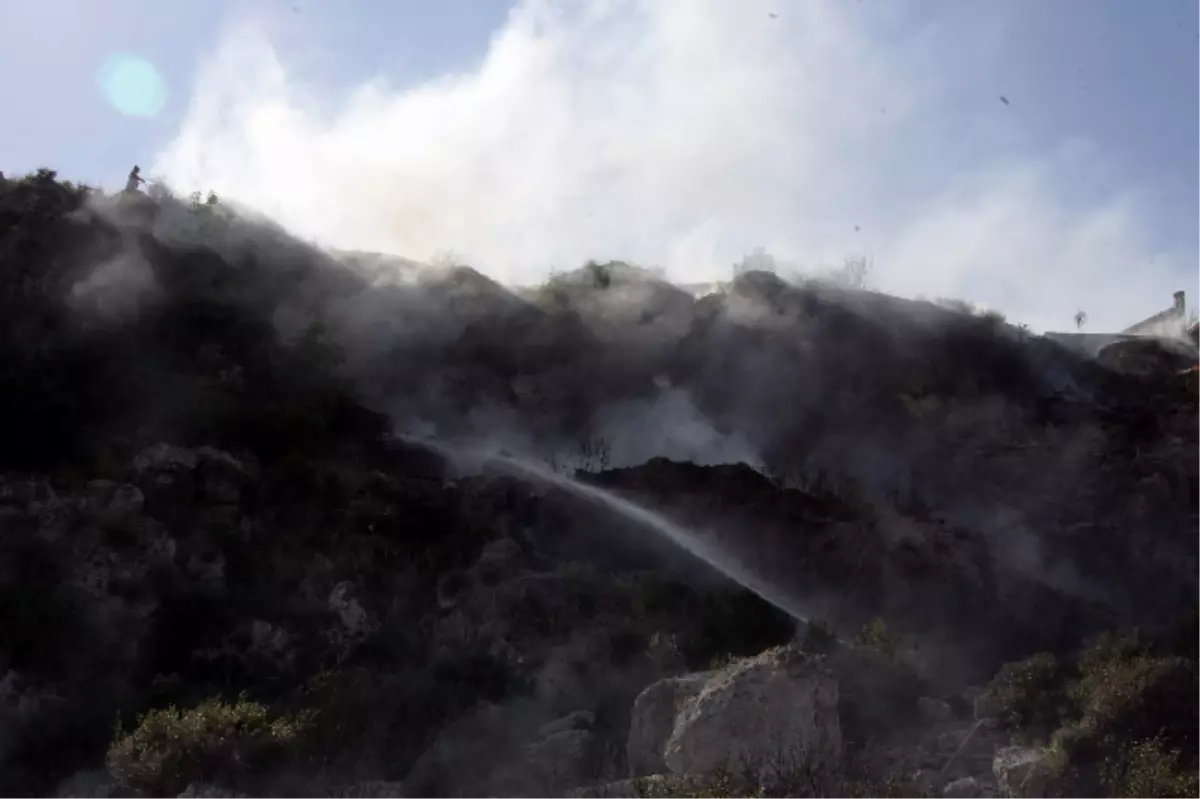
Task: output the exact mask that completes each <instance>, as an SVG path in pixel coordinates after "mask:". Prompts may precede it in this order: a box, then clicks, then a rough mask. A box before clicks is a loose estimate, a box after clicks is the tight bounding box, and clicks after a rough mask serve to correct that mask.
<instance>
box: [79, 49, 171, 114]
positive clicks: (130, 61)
mask: <svg viewBox="0 0 1200 799" xmlns="http://www.w3.org/2000/svg"><path fill="white" fill-rule="evenodd" d="M96 83H97V84H98V85H99V86H100V93H101V94H103V95H104V99H105V100H106V101H107V102H108V104H109V105H111V106H112V107H113V108H115V109H116V110H117V111H119V112H121V113H122V114H124V115H125V116H130V117H145V118H150V117H154V116H157V115H158V113H159V112H160V111H162V109H163V106H165V105H166V103H167V83H166V81H164V80H163V78H162V76H161V75H159V74H158V70H157V69H155V67H154V65H153V64H151V63H150V62H149V61H147V60H146V59H144V58H142V57H141V56H136V55H131V54H129V53H117V54H114V55H110V56H109V57H108V58H106V59H105V60H104V63H103V64H101V66H100V71H99V73H97V75H96Z"/></svg>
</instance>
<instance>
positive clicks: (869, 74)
mask: <svg viewBox="0 0 1200 799" xmlns="http://www.w3.org/2000/svg"><path fill="white" fill-rule="evenodd" d="M903 9H904V6H903V4H882V3H870V2H859V3H847V2H832V1H831V2H823V1H822V0H806V1H805V2H803V3H789V4H772V3H769V2H767V1H766V0H745V2H737V3H733V2H728V0H583V2H578V3H566V2H562V3H559V2H551V1H550V0H524V1H523V2H520V3H519V4H518V5H517V7H516V8H515V10H514V11H513V12H512V13H511V14H510V16H509V17H508V19H507V21H506V23H505V24H504V25H503V27H502V28H501V29H500V30H498V31H497V32H496V33H495V35H494V37H493V38H492V40H491V43H490V46H489V49H488V51H487V53H486V55H485V57H483V58H482V59H481V60H480V61H479V62H478V64H477V66H475V67H474V68H472V69H470V70H467V71H463V72H458V73H453V74H446V75H444V76H442V77H439V78H437V79H435V80H430V81H427V82H425V83H421V84H419V85H412V86H405V87H394V86H391V85H389V84H388V83H387V82H386V80H385V79H383V78H376V79H370V80H364V82H363V84H362V85H361V86H358V87H357V88H355V89H354V90H353V91H349V92H348V93H347V94H346V95H345V96H344V97H340V98H336V99H337V100H338V102H337V103H336V104H331V103H325V104H323V103H322V102H319V101H318V99H317V98H315V97H314V96H313V94H312V93H311V92H310V91H309V90H308V89H307V88H306V87H304V86H301V85H298V84H297V83H296V82H295V81H294V80H292V79H290V78H289V70H288V68H287V67H286V66H285V63H284V61H283V60H282V59H281V57H280V55H279V53H278V52H277V51H276V49H275V48H274V47H273V46H272V40H271V37H270V36H269V35H268V30H267V27H266V26H263V25H261V24H259V25H254V24H246V25H243V26H241V27H239V28H238V29H237V30H236V32H234V33H232V34H231V35H230V36H228V37H227V38H226V39H225V41H224V42H223V44H222V45H221V46H220V48H219V49H218V50H217V52H216V53H215V54H214V55H213V56H212V57H211V58H210V59H209V60H208V62H207V63H206V64H205V66H204V67H203V69H202V70H201V72H200V77H199V80H198V82H197V85H196V87H195V91H194V93H193V95H192V98H191V104H190V110H189V112H188V114H187V117H186V121H185V123H184V125H183V128H182V130H181V131H180V132H179V134H178V136H177V138H176V139H175V140H174V141H173V142H172V143H171V144H170V145H169V146H168V147H167V148H166V150H165V152H164V153H163V154H162V156H161V158H160V159H159V161H158V163H157V166H156V172H157V173H159V174H163V175H165V176H166V177H167V178H168V179H169V181H170V182H171V183H172V184H173V185H176V186H178V187H179V188H181V189H182V190H185V191H188V190H192V189H203V190H208V189H212V190H215V191H216V192H217V193H218V194H219V195H225V196H231V197H236V198H238V199H239V200H242V201H244V202H246V203H248V204H250V205H252V206H254V207H257V208H259V209H261V210H262V211H264V212H266V213H268V214H270V215H272V216H274V217H275V218H277V219H278V220H279V221H280V222H282V223H283V224H284V225H285V226H287V227H288V228H290V229H292V230H293V231H295V232H297V233H299V234H300V235H303V236H307V237H310V238H313V239H316V240H318V241H320V242H322V243H325V244H330V245H335V246H339V247H344V248H352V249H367V250H379V251H385V252H391V253H397V254H400V255H405V256H409V257H413V258H420V259H424V258H428V257H430V256H432V255H433V254H435V253H437V252H444V251H447V250H454V251H456V252H458V253H461V254H462V255H463V256H465V257H466V258H467V259H468V260H469V261H470V263H472V265H475V266H477V267H478V268H480V269H481V270H482V271H484V272H486V273H488V274H490V275H492V276H493V277H496V278H498V279H500V280H502V281H504V282H508V283H513V282H533V281H537V280H539V279H541V278H542V277H544V276H545V275H546V274H547V272H548V271H549V270H550V269H551V268H552V267H559V268H563V267H567V268H571V267H574V266H577V265H578V264H580V263H582V262H583V261H585V260H586V259H588V258H593V257H594V258H608V257H615V258H624V259H628V260H632V261H635V262H639V263H643V264H646V265H661V266H664V267H665V268H666V269H667V273H668V275H669V276H670V277H671V278H672V279H674V280H677V281H679V282H697V281H706V280H712V279H721V278H725V277H727V276H728V274H729V269H730V265H731V264H732V263H734V262H735V261H737V260H738V259H739V258H740V257H741V256H742V255H743V254H745V253H747V252H749V251H751V250H752V249H753V248H754V247H756V246H763V247H765V248H766V249H767V250H768V251H769V252H772V253H775V254H777V255H779V256H780V257H782V258H785V259H787V260H788V261H791V262H795V263H800V264H810V265H812V264H818V263H837V262H840V261H841V259H842V258H843V257H844V256H846V255H851V254H865V255H869V256H871V257H872V259H873V263H874V270H873V274H872V282H873V283H874V284H875V286H877V287H878V288H880V289H882V290H886V291H889V292H892V293H899V294H905V295H915V294H921V295H926V296H952V297H964V298H967V299H969V300H971V301H973V302H977V303H982V304H985V305H987V306H989V307H995V308H998V309H1001V310H1002V311H1004V312H1005V313H1007V314H1008V315H1009V317H1010V318H1011V319H1013V320H1015V321H1022V322H1026V323H1029V324H1030V325H1031V326H1033V327H1034V328H1035V329H1045V328H1050V329H1062V328H1067V327H1069V326H1070V325H1071V318H1072V316H1073V314H1074V313H1075V311H1076V310H1078V309H1079V308H1081V307H1083V308H1086V310H1087V313H1088V316H1089V318H1090V319H1091V321H1092V326H1093V328H1094V329H1097V330H1100V329H1104V328H1113V329H1118V328H1121V327H1124V326H1126V325H1128V324H1130V323H1132V322H1133V321H1136V320H1137V319H1138V318H1141V317H1142V316H1145V315H1148V314H1149V313H1151V312H1153V311H1154V310H1155V309H1157V308H1159V307H1160V306H1164V305H1165V304H1166V302H1168V301H1169V298H1170V295H1171V292H1172V291H1173V290H1174V289H1175V288H1176V286H1174V285H1172V278H1171V275H1172V274H1173V273H1174V274H1179V271H1180V269H1181V268H1182V267H1181V264H1183V263H1186V261H1184V260H1183V259H1184V258H1185V256H1186V255H1187V253H1185V252H1183V251H1174V250H1171V249H1170V248H1167V249H1166V251H1161V250H1163V249H1164V248H1162V247H1160V246H1158V245H1157V243H1156V242H1154V241H1152V240H1151V239H1150V237H1149V235H1148V233H1147V231H1148V230H1149V226H1148V222H1147V220H1146V218H1145V217H1144V216H1143V215H1142V210H1141V208H1142V206H1140V205H1139V203H1138V199H1139V195H1138V188H1137V187H1131V188H1129V190H1128V191H1122V192H1120V193H1117V194H1105V193H1103V192H1097V193H1095V194H1093V195H1090V196H1084V197H1080V196H1071V194H1070V192H1069V191H1068V189H1069V188H1070V187H1071V186H1075V185H1078V184H1079V182H1080V180H1081V178H1083V177H1084V176H1087V175H1090V174H1092V173H1093V172H1095V171H1101V170H1102V169H1103V167H1104V165H1105V157H1106V156H1105V153H1103V152H1100V151H1098V150H1097V149H1096V148H1095V147H1093V146H1092V145H1090V144H1089V143H1088V142H1086V141H1071V142H1063V143H1062V146H1061V147H1060V148H1058V149H1056V150H1054V151H1052V152H1042V153H1035V154H1032V155H1031V154H1029V153H1028V152H1025V151H1022V150H1020V149H1019V147H1018V145H1016V144H1014V142H1017V141H1020V140H1021V135H1020V133H1021V128H1020V121H1019V120H1020V113H1021V112H1020V110H1019V105H1018V104H1016V103H1014V104H1013V106H1012V107H1009V106H1007V105H1003V104H1001V103H1000V102H998V101H997V99H996V94H995V92H994V91H993V90H992V89H993V87H991V86H989V85H985V81H984V79H983V77H982V76H985V75H988V74H989V72H990V71H991V70H992V69H993V68H994V67H996V66H997V65H998V64H999V63H1001V60H1002V59H1004V58H1010V57H1011V49H1010V47H1009V45H1007V44H1005V43H1004V42H1002V41H1001V38H1002V37H999V36H998V35H992V34H990V33H988V31H993V30H999V28H997V27H996V26H995V25H993V24H992V22H994V20H992V18H991V16H990V15H998V14H1002V13H1003V10H1002V9H994V10H992V11H989V12H987V13H986V14H983V12H981V14H982V16H981V17H980V18H979V19H978V21H977V24H975V25H973V26H972V27H971V28H970V29H969V30H978V31H980V33H978V34H970V35H964V32H963V29H961V28H954V27H953V26H951V25H949V24H942V25H938V24H924V25H912V24H907V25H906V24H904V23H905V18H904V15H903ZM964 98H968V99H967V100H964ZM1180 247H1181V248H1183V247H1184V245H1180ZM1135 267H1136V269H1137V273H1136V278H1135V277H1134V275H1133V273H1132V271H1131V270H1132V269H1133V268H1135Z"/></svg>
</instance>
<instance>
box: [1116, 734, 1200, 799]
mask: <svg viewBox="0 0 1200 799" xmlns="http://www.w3.org/2000/svg"><path fill="white" fill-rule="evenodd" d="M1184 760H1185V759H1184V758H1183V757H1182V754H1181V753H1180V752H1179V751H1177V750H1174V751H1173V750H1169V749H1167V748H1166V747H1165V746H1164V745H1163V744H1162V742H1161V741H1160V740H1158V739H1157V738H1153V739H1150V740H1148V741H1140V742H1138V743H1135V744H1131V745H1129V746H1127V747H1125V748H1124V749H1123V750H1122V751H1121V753H1120V756H1119V757H1118V758H1116V759H1115V761H1114V762H1112V763H1108V764H1105V766H1104V767H1103V768H1102V769H1101V780H1102V781H1103V784H1104V787H1105V789H1106V790H1107V791H1108V794H1109V795H1110V796H1155V797H1157V796H1164V797H1167V796H1200V775H1198V774H1197V772H1196V769H1195V768H1189V767H1188V764H1187V763H1186V762H1184Z"/></svg>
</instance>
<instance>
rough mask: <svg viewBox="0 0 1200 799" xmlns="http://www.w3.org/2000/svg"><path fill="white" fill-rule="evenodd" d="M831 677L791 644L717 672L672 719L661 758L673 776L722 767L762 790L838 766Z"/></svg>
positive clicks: (837, 725) (839, 739) (838, 735)
mask: <svg viewBox="0 0 1200 799" xmlns="http://www.w3.org/2000/svg"><path fill="white" fill-rule="evenodd" d="M837 704H838V686H837V681H836V680H835V679H834V678H833V677H832V676H830V674H829V673H828V672H827V671H826V670H825V669H824V668H822V666H821V665H820V663H819V661H818V660H817V659H815V658H812V657H810V656H807V655H805V654H803V653H802V652H800V651H799V650H797V649H794V648H791V647H777V648H775V649H769V650H767V651H766V652H763V653H762V654H761V655H758V656H756V657H752V658H747V659H745V660H741V661H738V662H736V663H734V664H732V665H730V666H729V667H727V668H725V669H722V670H721V671H719V672H717V673H716V674H715V675H714V676H713V677H712V678H711V679H710V680H709V681H708V682H707V683H706V684H705V685H704V687H703V688H702V689H701V691H700V692H699V693H698V694H697V695H696V696H695V697H694V698H693V699H691V700H690V701H688V702H686V703H684V706H683V708H682V710H681V711H680V713H679V714H678V715H677V716H676V719H675V728H674V730H673V731H672V732H671V737H670V738H669V739H668V740H667V744H666V747H665V749H664V751H663V760H664V761H665V762H666V764H667V768H668V769H670V771H671V772H672V773H674V774H699V773H709V772H713V771H715V770H717V769H721V768H724V769H727V770H728V771H729V772H730V773H731V774H735V775H743V774H744V775H747V776H752V777H753V778H754V779H755V780H756V781H757V783H758V784H759V785H762V786H764V787H767V788H770V787H772V786H778V785H780V784H781V783H782V781H783V780H785V779H786V778H788V777H789V776H791V775H795V774H800V773H804V774H809V775H820V774H826V773H831V772H833V771H834V770H836V769H837V768H839V767H840V761H841V754H842V730H841V726H840V723H839V720H838V708H837Z"/></svg>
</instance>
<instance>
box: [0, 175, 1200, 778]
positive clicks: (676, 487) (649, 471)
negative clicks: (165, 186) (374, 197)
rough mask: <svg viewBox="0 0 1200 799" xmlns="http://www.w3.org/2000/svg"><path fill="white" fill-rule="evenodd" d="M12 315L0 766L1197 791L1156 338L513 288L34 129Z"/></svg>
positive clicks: (785, 290)
mask: <svg viewBox="0 0 1200 799" xmlns="http://www.w3.org/2000/svg"><path fill="white" fill-rule="evenodd" d="M380 275H390V276H392V278H397V277H403V278H404V279H403V280H402V281H399V282H392V283H387V284H383V285H380V284H379V276H380ZM0 327H2V328H3V329H2V330H0V442H2V443H0V548H2V549H3V552H2V557H0V716H2V717H3V718H2V720H0V793H3V794H4V795H59V796H82V795H89V796H111V795H128V794H137V795H148V796H176V795H179V796H227V795H344V796H394V795H412V796H431V795H433V796H458V795H521V796H539V795H541V796H556V795H564V794H568V793H569V794H571V795H578V796H630V795H645V796H654V795H658V796H686V795H855V796H879V795H926V796H993V795H1009V796H1035V795H1047V794H1052V795H1101V794H1103V795H1156V796H1160V795H1165V796H1171V795H1195V794H1196V793H1197V784H1196V779H1197V763H1196V756H1195V753H1196V751H1197V749H1198V742H1197V740H1196V729H1197V719H1196V715H1197V704H1198V702H1197V678H1196V660H1197V645H1196V617H1195V603H1196V595H1197V577H1196V575H1197V539H1196V529H1197V525H1198V523H1200V510H1198V492H1197V487H1198V480H1200V475H1198V463H1197V451H1198V448H1200V442H1198V438H1197V373H1196V372H1195V371H1194V370H1190V371H1189V370H1187V369H1186V364H1183V362H1182V361H1180V358H1181V357H1183V356H1182V355H1181V354H1180V351H1178V350H1173V351H1172V352H1171V353H1170V354H1169V355H1166V354H1163V353H1161V352H1158V351H1147V352H1142V349H1144V348H1126V351H1122V352H1120V353H1109V355H1108V356H1107V357H1106V358H1105V359H1102V362H1101V363H1092V362H1085V361H1081V360H1079V359H1077V358H1074V357H1073V356H1071V355H1070V354H1069V353H1066V352H1065V351H1062V350H1061V349H1059V348H1057V347H1056V346H1055V345H1053V344H1051V343H1049V342H1045V341H1043V340H1041V339H1038V338H1037V337H1031V336H1029V335H1028V334H1026V333H1024V332H1023V331H1020V330H1018V329H1016V328H1011V327H1009V326H1007V325H1005V324H1004V323H1003V321H1002V320H1000V319H997V318H994V317H975V316H970V315H967V314H963V313H962V312H959V311H951V310H947V309H945V308H941V307H938V306H935V305H933V304H929V303H910V302H906V301H900V300H895V299H894V298H887V297H883V296H882V295H876V294H871V293H869V292H860V291H848V290H845V289H842V288H837V287H831V286H827V285H807V286H793V285H789V284H786V283H784V282H783V281H781V280H779V279H778V278H776V277H774V276H773V275H768V274H765V273H752V274H749V275H743V276H741V277H739V278H738V279H737V280H735V281H734V283H733V285H732V286H731V288H730V290H729V291H728V292H727V293H725V294H722V295H719V296H715V297H709V298H704V299H702V300H699V301H697V300H695V299H694V298H692V297H691V296H690V295H687V294H686V292H681V291H679V290H678V289H675V288H674V287H672V286H670V285H669V284H666V283H663V282H662V281H660V280H657V279H656V278H655V277H654V276H653V275H650V274H649V273H645V272H643V271H641V270H638V269H636V268H634V267H629V266H627V265H623V264H608V265H596V264H592V265H588V266H586V267H584V268H583V269H581V270H579V271H577V272H575V273H571V274H569V275H563V276H559V277H558V278H556V279H555V280H553V281H551V282H550V283H548V284H547V285H546V286H543V287H541V288H539V289H538V290H537V291H534V292H530V293H527V294H526V295H524V296H518V295H516V294H513V293H510V292H508V291H506V290H505V289H504V288H503V287H501V286H498V285H497V284H494V283H492V282H491V281H489V280H487V279H486V278H484V277H483V276H482V275H480V274H479V273H477V272H474V271H473V270H470V269H467V268H465V267H459V268H454V269H446V270H441V271H437V270H429V269H425V268H422V267H420V266H419V265H415V264H411V263H409V262H397V261H396V260H395V259H387V258H382V257H376V256H370V255H368V254H353V255H346V254H341V255H338V256H337V257H335V256H333V255H330V254H328V253H323V252H320V251H318V250H316V249H315V248H312V247H309V246H307V245H304V244H302V243H301V242H299V241H297V240H295V239H293V238H291V237H289V236H287V235H286V234H284V233H283V232H281V231H278V230H276V229H274V228H272V227H270V226H269V225H267V224H265V223H262V222H250V221H247V219H246V217H244V216H241V215H239V214H237V213H234V212H233V211H232V210H230V209H228V208H225V207H224V206H223V205H221V204H220V203H210V204H201V203H193V204H192V205H191V206H188V205H187V204H185V203H180V202H178V201H175V200H173V199H171V198H169V197H159V198H156V199H154V200H151V199H149V198H145V197H141V198H140V199H136V200H135V199H130V198H125V199H123V200H122V199H116V198H104V197H99V196H97V195H95V194H88V193H87V192H86V191H83V190H81V189H80V188H79V187H75V186H71V185H70V184H64V183H62V182H60V181H58V180H57V179H56V178H55V176H54V175H53V174H52V173H39V174H37V175H32V176H27V177H26V178H23V179H19V180H0ZM1184 360H1186V358H1185V359H1184ZM415 438H424V439H432V440H433V441H434V442H435V443H436V444H437V446H435V447H434V448H429V447H426V446H421V445H418V444H416V443H413V441H414V440H415ZM466 440H470V441H472V442H475V443H478V442H480V441H486V442H490V445H492V446H493V448H494V449H495V448H504V449H505V450H506V451H515V452H517V453H519V454H520V456H521V457H523V458H527V459H531V460H534V461H536V462H538V463H541V464H544V465H545V467H546V468H550V469H554V470H557V473H559V474H563V475H575V477H576V478H577V479H579V480H581V481H583V482H585V483H586V484H588V485H590V486H594V487H596V488H599V489H602V490H604V491H610V492H613V494H614V495H619V496H620V497H623V498H624V499H625V500H628V501H631V502H634V503H637V504H638V506H639V507H645V508H650V509H653V510H654V511H656V512H659V513H661V514H662V515H663V516H664V517H667V518H669V519H671V520H673V521H675V522H677V523H678V524H679V525H681V526H682V527H683V528H684V529H685V530H687V531H688V535H689V536H695V540H698V541H702V542H704V545H705V546H707V547H710V548H715V549H716V551H719V552H721V553H723V557H726V558H727V559H733V560H736V561H737V562H738V563H739V564H740V565H741V566H742V567H743V568H745V569H746V570H748V571H749V572H752V573H753V574H755V575H757V576H758V577H759V578H760V579H762V580H763V581H765V582H766V583H768V584H769V585H771V586H772V587H773V590H775V591H777V592H779V593H780V594H781V595H784V596H786V597H787V598H788V601H789V604H791V605H794V606H796V607H800V608H802V609H803V610H804V613H803V614H802V615H804V616H805V617H806V619H807V621H800V620H797V619H796V618H794V617H793V616H791V615H789V614H788V613H785V612H783V611H781V610H779V609H778V608H776V607H773V606H772V605H770V604H768V603H767V602H766V601H764V600H762V599H761V598H759V597H758V596H756V595H755V594H753V593H751V592H750V591H747V590H746V589H744V588H743V587H741V586H739V585H737V584H736V583H735V582H733V581H731V580H729V579H727V578H726V577H723V576H721V575H720V574H718V573H716V572H715V571H714V570H713V569H712V568H711V567H710V566H708V565H705V564H704V563H703V562H701V560H700V559H697V558H695V557H692V556H690V555H688V554H687V553H685V552H683V551H681V549H680V547H679V546H678V544H677V543H673V542H671V541H669V540H667V539H666V538H664V537H663V536H662V535H660V534H658V533H656V532H655V531H654V530H653V529H650V527H648V526H647V525H646V524H645V523H639V522H638V521H637V520H633V519H630V518H623V517H622V516H621V515H620V514H619V513H614V512H613V510H612V509H611V508H606V507H604V506H601V505H597V504H595V503H589V502H587V501H585V500H583V499H581V498H580V497H579V496H578V495H577V494H574V493H572V492H571V491H568V490H564V488H563V487H562V486H557V487H556V486H554V485H549V484H547V483H545V481H539V480H536V479H529V478H528V476H525V477H522V476H521V475H519V474H514V473H513V472H512V471H511V470H504V469H500V468H497V463H495V462H484V463H482V468H469V465H467V464H466V462H465V461H460V460H458V459H453V458H448V456H447V454H446V452H447V451H458V450H455V448H456V447H462V446H465V445H464V444H463V443H462V442H464V441H466ZM438 447H441V448H442V449H440V450H439V449H438ZM447 447H449V450H447V449H446V448H447ZM476 466H479V464H476ZM577 468H578V469H581V470H582V471H579V472H578V473H576V472H575V469H577Z"/></svg>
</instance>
